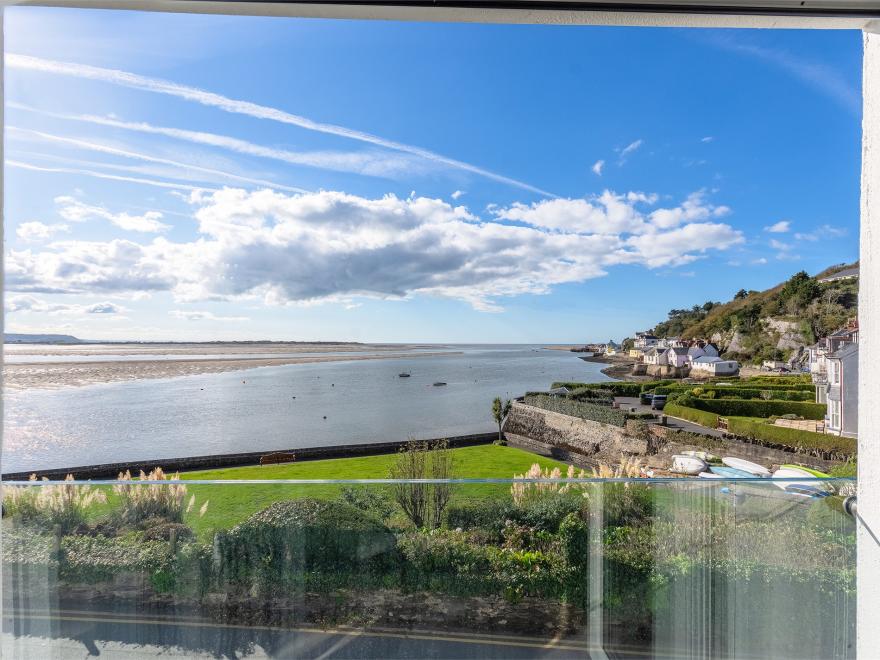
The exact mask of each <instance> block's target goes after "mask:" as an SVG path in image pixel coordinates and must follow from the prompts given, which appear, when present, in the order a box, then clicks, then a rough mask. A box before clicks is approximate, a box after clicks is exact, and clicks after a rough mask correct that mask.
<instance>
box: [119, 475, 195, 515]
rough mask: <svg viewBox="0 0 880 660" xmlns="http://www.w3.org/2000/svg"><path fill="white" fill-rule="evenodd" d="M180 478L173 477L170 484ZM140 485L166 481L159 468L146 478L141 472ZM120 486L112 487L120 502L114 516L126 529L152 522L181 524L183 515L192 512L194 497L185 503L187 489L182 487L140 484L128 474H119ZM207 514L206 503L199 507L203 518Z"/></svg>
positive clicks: (180, 485) (176, 485) (178, 476)
mask: <svg viewBox="0 0 880 660" xmlns="http://www.w3.org/2000/svg"><path fill="white" fill-rule="evenodd" d="M179 478H180V475H179V474H177V473H175V474H174V475H172V476H171V477H170V480H173V481H177V480H178V479H179ZM139 479H140V481H166V480H169V477H168V476H167V475H166V474H165V472H164V471H163V470H162V468H159V467H157V468H155V469H154V470H152V471H151V472H150V473H149V474H146V473H145V472H144V471H143V470H141V472H140V477H139ZM118 480H119V481H120V482H121V483H119V484H117V485H115V486H113V492H114V493H115V494H116V496H117V497H118V498H119V506H118V508H117V510H116V515H117V517H118V519H119V522H121V523H124V524H128V525H139V524H141V523H143V522H144V521H147V520H151V519H154V520H155V519H160V520H165V521H167V522H172V523H182V522H183V516H184V514H185V513H189V512H190V511H192V509H193V507H194V506H195V503H196V496H195V495H192V496H191V497H190V498H189V500H187V497H186V496H187V489H186V486H185V485H184V484H139V483H138V482H137V481H136V480H135V479H133V478H132V476H131V472H129V471H128V470H126V471H125V473H124V474H120V475H119V478H118ZM207 510H208V501H207V500H205V502H204V503H203V504H202V506H201V507H200V509H199V515H200V516H204V515H205V512H206V511H207Z"/></svg>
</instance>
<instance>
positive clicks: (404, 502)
mask: <svg viewBox="0 0 880 660" xmlns="http://www.w3.org/2000/svg"><path fill="white" fill-rule="evenodd" d="M453 460H454V459H453V456H452V452H450V450H449V446H448V444H447V442H446V441H445V440H441V441H440V442H434V443H428V442H424V441H415V440H413V441H410V442H408V443H407V444H406V446H404V447H401V449H400V451H399V452H397V456H396V457H395V460H394V464H393V465H392V466H391V470H390V474H389V477H390V478H391V479H396V480H399V482H398V483H395V484H394V485H393V492H394V499H395V500H396V501H397V503H398V504H399V505H400V508H401V509H403V512H404V513H405V514H406V516H407V518H409V519H410V520H411V521H412V524H413V525H415V526H416V527H429V528H432V529H433V528H436V527H439V526H440V522H441V521H442V520H443V511H444V510H445V509H446V507H447V506H448V504H449V499H450V497H451V496H452V487H451V486H450V484H448V483H407V480H412V479H451V478H452V476H453Z"/></svg>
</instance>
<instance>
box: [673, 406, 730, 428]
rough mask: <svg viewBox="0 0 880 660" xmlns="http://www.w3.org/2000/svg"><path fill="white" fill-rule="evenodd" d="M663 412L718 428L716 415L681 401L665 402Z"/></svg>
mask: <svg viewBox="0 0 880 660" xmlns="http://www.w3.org/2000/svg"><path fill="white" fill-rule="evenodd" d="M663 412H664V413H665V414H667V415H671V416H672V417H680V418H681V419H686V420H688V421H691V422H695V423H696V424H700V425H701V426H705V427H707V428H710V429H715V428H718V415H716V414H715V413H711V412H706V411H704V410H697V409H696V408H690V407H688V406H686V405H683V404H682V403H681V401H674V402H671V403H667V404H666V406H665V407H664V408H663Z"/></svg>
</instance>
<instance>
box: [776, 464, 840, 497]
mask: <svg viewBox="0 0 880 660" xmlns="http://www.w3.org/2000/svg"><path fill="white" fill-rule="evenodd" d="M773 479H779V480H780V481H778V482H777V483H776V485H777V486H779V487H780V488H781V489H782V490H784V491H786V492H789V493H796V494H798V495H806V496H807V497H810V494H812V495H815V494H827V493H828V491H829V490H830V489H832V488H831V487H830V486H829V485H828V484H825V483H822V482H821V481H818V480H817V479H816V475H814V474H812V473H810V472H807V471H806V470H804V469H801V468H799V467H794V466H787V467H781V468H779V469H778V470H776V472H774V473H773ZM783 479H785V480H786V481H782V480H783ZM789 479H803V480H804V481H788V480H789Z"/></svg>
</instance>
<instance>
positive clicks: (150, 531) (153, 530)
mask: <svg viewBox="0 0 880 660" xmlns="http://www.w3.org/2000/svg"><path fill="white" fill-rule="evenodd" d="M172 532H174V534H175V535H176V537H177V540H178V541H185V540H188V539H191V538H193V537H194V536H195V534H193V531H192V530H191V529H190V528H189V527H187V526H186V525H184V524H182V523H174V522H164V521H161V522H159V523H158V524H156V525H150V526H148V527H145V528H144V533H143V535H142V537H141V538H143V540H144V541H169V540H170V539H171V533H172Z"/></svg>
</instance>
